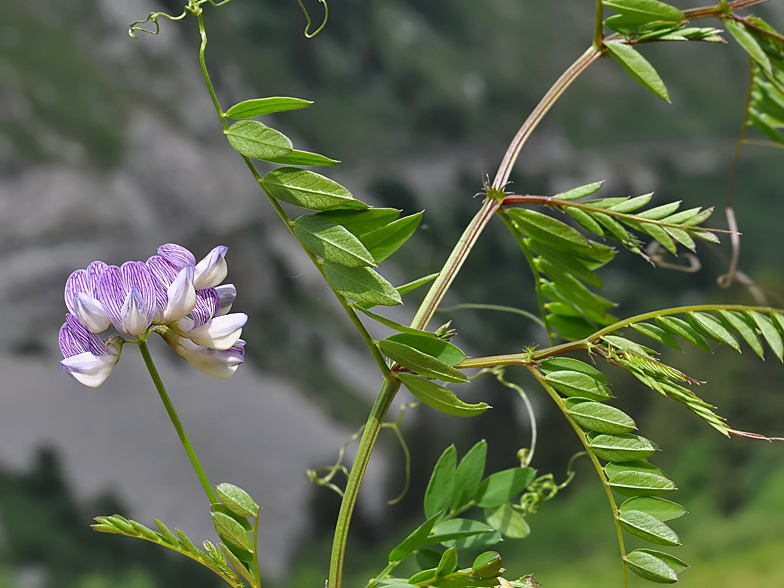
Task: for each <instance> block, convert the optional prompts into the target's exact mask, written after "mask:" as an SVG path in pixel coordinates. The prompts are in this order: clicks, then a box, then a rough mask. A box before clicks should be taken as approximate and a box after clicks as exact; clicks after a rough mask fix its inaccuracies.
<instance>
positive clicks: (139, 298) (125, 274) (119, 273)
mask: <svg viewBox="0 0 784 588" xmlns="http://www.w3.org/2000/svg"><path fill="white" fill-rule="evenodd" d="M96 298H97V299H98V300H99V301H100V303H101V304H102V305H103V307H104V309H105V310H106V313H107V314H108V315H109V318H110V319H111V321H112V323H113V324H114V326H115V328H116V329H117V330H118V331H120V332H121V333H125V334H129V335H140V334H141V333H142V332H144V330H145V329H146V328H147V327H149V326H150V325H151V324H152V320H153V318H155V313H156V310H157V305H156V297H155V279H154V278H153V277H152V274H151V273H150V271H149V270H148V269H147V266H146V265H145V264H144V263H143V262H141V261H128V262H126V263H124V264H123V265H122V267H119V268H118V267H117V266H115V265H111V266H109V267H107V268H106V270H105V271H104V272H103V275H102V276H101V279H100V281H99V282H98V288H97V290H96ZM142 325H145V326H144V328H141V326H142ZM139 329H141V331H140V330H139Z"/></svg>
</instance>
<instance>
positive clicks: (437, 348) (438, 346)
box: [387, 332, 466, 367]
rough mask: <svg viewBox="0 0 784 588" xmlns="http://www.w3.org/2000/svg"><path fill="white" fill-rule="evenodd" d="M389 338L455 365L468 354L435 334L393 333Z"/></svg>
mask: <svg viewBox="0 0 784 588" xmlns="http://www.w3.org/2000/svg"><path fill="white" fill-rule="evenodd" d="M387 339H388V340H390V341H395V342H397V343H402V344H404V345H408V346H409V347H413V348H414V349H418V350H419V351H421V352H422V353H426V354H428V355H430V356H432V357H435V358H436V359H437V360H439V361H442V362H444V363H445V364H447V365H450V366H453V367H454V366H456V365H458V364H459V363H461V362H462V361H464V360H465V358H466V354H465V353H463V352H462V351H461V350H460V348H459V347H457V346H456V345H453V344H452V343H450V342H449V341H444V340H443V339H439V338H438V337H435V336H432V337H429V336H427V335H424V334H422V333H419V332H417V333H406V334H401V335H392V336H391V337H387Z"/></svg>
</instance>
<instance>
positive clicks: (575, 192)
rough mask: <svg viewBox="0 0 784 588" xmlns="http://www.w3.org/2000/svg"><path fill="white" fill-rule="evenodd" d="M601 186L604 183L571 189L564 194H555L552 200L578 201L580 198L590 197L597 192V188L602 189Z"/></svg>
mask: <svg viewBox="0 0 784 588" xmlns="http://www.w3.org/2000/svg"><path fill="white" fill-rule="evenodd" d="M602 184H604V181H601V182H594V183H592V184H586V185H585V186H580V187H578V188H572V189H571V190H567V191H566V192H561V193H560V194H556V195H555V196H553V198H557V199H558V200H579V199H580V198H585V197H586V196H590V195H591V194H593V193H595V192H598V191H599V188H601V187H602Z"/></svg>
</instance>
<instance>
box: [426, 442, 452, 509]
mask: <svg viewBox="0 0 784 588" xmlns="http://www.w3.org/2000/svg"><path fill="white" fill-rule="evenodd" d="M456 471H457V449H455V446H454V445H450V446H449V447H447V448H446V450H444V453H442V454H441V457H439V458H438V461H437V462H436V465H435V467H434V468H433V473H432V475H431V476H430V482H429V483H428V485H427V490H426V491H425V516H426V517H428V518H430V517H432V516H435V515H436V514H437V513H439V512H441V511H443V510H444V509H446V508H447V507H448V506H449V502H450V500H451V499H452V493H453V492H454V489H455V473H456Z"/></svg>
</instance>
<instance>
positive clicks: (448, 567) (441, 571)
mask: <svg viewBox="0 0 784 588" xmlns="http://www.w3.org/2000/svg"><path fill="white" fill-rule="evenodd" d="M456 569H457V547H450V548H449V549H447V550H446V551H445V552H444V554H443V555H442V556H441V560H440V561H439V562H438V566H437V567H436V578H443V577H444V576H446V575H448V574H451V573H452V572H454V571H455V570H456Z"/></svg>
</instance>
